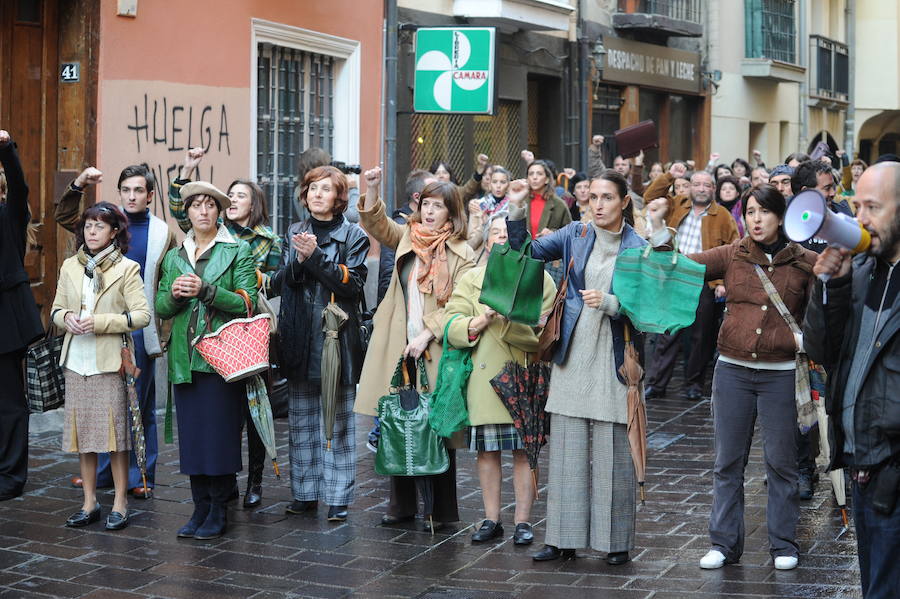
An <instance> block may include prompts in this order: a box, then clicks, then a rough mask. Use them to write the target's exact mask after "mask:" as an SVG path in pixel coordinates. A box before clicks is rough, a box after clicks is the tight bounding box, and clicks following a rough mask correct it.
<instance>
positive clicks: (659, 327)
mask: <svg viewBox="0 0 900 599" xmlns="http://www.w3.org/2000/svg"><path fill="white" fill-rule="evenodd" d="M705 274H706V266H704V265H703V264H698V263H697V262H694V261H693V260H691V259H690V258H688V257H687V256H685V255H684V254H679V253H678V247H677V246H676V247H675V250H674V251H672V252H661V251H652V250H651V249H650V246H649V245H648V246H646V247H645V248H629V249H627V250H623V251H622V253H620V254H619V256H618V258H617V259H616V268H615V271H614V272H613V285H612V291H613V294H615V296H616V298H618V300H619V305H620V310H621V312H622V313H623V314H625V315H626V316H627V317H628V318H629V319H630V320H631V323H632V324H633V325H634V328H636V329H637V330H639V331H643V332H644V333H675V332H676V331H678V330H680V329H683V328H685V327H688V326H690V325H691V324H692V323H693V322H694V317H695V316H696V312H697V302H698V301H699V299H700V290H701V289H702V288H703V285H705V282H704V275H705Z"/></svg>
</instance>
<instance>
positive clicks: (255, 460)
mask: <svg viewBox="0 0 900 599" xmlns="http://www.w3.org/2000/svg"><path fill="white" fill-rule="evenodd" d="M265 460H266V448H265V446H264V445H263V442H262V439H260V438H259V433H257V432H256V426H255V425H253V424H252V422H250V423H248V424H247V462H248V464H247V492H246V493H245V494H244V507H246V508H252V507H256V506H258V505H259V504H260V502H262V476H263V468H264V467H265Z"/></svg>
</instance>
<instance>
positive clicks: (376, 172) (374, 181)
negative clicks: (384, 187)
mask: <svg viewBox="0 0 900 599" xmlns="http://www.w3.org/2000/svg"><path fill="white" fill-rule="evenodd" d="M363 177H364V178H365V180H366V186H368V187H378V186H379V185H380V184H381V167H380V166H376V167H375V168H370V169H369V170H367V171H366V172H364V173H363Z"/></svg>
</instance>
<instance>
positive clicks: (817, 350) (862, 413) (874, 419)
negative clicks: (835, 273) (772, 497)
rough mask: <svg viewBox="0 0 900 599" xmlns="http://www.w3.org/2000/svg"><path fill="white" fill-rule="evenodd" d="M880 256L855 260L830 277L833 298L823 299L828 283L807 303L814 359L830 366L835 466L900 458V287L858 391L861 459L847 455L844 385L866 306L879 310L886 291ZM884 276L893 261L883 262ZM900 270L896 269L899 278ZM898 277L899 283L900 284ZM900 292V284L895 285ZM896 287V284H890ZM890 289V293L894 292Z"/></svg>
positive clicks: (828, 403)
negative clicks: (848, 459) (848, 460)
mask: <svg viewBox="0 0 900 599" xmlns="http://www.w3.org/2000/svg"><path fill="white" fill-rule="evenodd" d="M875 268H876V258H874V257H871V256H868V255H866V254H863V255H861V256H857V257H856V258H855V259H854V260H853V270H852V272H851V274H850V275H848V276H846V277H843V278H842V279H832V280H831V281H829V283H828V303H825V304H823V297H822V283H821V281H816V283H815V290H814V292H813V295H812V298H810V301H809V305H808V306H807V308H806V322H805V323H804V326H803V337H804V346H805V348H806V351H807V352H808V353H809V357H810V359H811V360H813V361H814V362H818V363H819V364H822V365H823V366H825V368H826V369H827V370H828V388H827V391H826V393H825V409H826V411H827V412H828V416H829V418H828V424H829V431H828V440H829V443H830V445H831V454H832V457H831V464H830V466H831V468H842V467H844V466H856V467H859V468H863V469H871V468H873V467H876V466H878V465H880V464H883V463H885V462H886V461H887V460H888V459H890V458H892V457H893V458H894V459H900V401H898V399H897V390H898V389H900V293H897V294H896V295H895V296H894V300H893V302H892V304H891V305H890V310H891V311H890V315H889V316H888V318H887V320H886V321H884V322H883V324H882V325H880V326H879V328H880V332H879V333H878V334H877V335H876V336H875V338H874V339H871V340H869V341H868V342H867V343H869V344H871V346H870V347H871V352H869V355H868V359H867V360H866V362H865V366H864V371H863V378H862V386H861V388H860V390H859V393H858V395H857V397H856V407H855V409H854V413H853V419H854V422H855V426H854V429H855V437H854V446H855V451H854V457H855V460H856V462H857V463H855V464H845V463H844V460H843V448H844V437H845V434H844V430H843V421H842V419H841V413H842V411H843V401H844V387H845V386H846V383H847V379H848V377H849V375H850V368H851V366H852V364H853V360H854V358H856V357H859V356H857V355H856V346H857V340H858V339H859V334H860V331H859V328H860V323H861V320H862V314H863V306H864V304H867V303H868V305H869V306H870V307H872V309H874V310H878V306H879V304H880V300H881V297H882V293H881V292H880V290H879V289H877V288H874V289H871V288H873V287H874V282H875V280H876V279H877V278H878V277H876V276H875ZM880 268H882V269H884V270H883V271H882V276H884V271H886V270H887V266H885V265H884V263H882V264H881V265H880ZM897 278H898V275H894V279H897ZM896 284H897V283H896V281H895V283H894V285H896ZM893 289H894V291H895V292H896V287H894V288H893ZM889 291H890V290H889ZM888 295H889V294H888Z"/></svg>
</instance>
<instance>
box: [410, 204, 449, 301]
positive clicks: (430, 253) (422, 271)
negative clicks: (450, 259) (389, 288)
mask: <svg viewBox="0 0 900 599" xmlns="http://www.w3.org/2000/svg"><path fill="white" fill-rule="evenodd" d="M452 233H453V223H451V222H450V221H447V222H445V223H444V225H443V226H442V227H441V228H440V229H438V230H437V231H432V230H430V229H428V228H427V227H425V225H423V224H422V223H410V224H409V241H410V243H411V244H412V250H413V252H415V254H416V256H418V258H419V260H421V261H422V266H421V267H420V268H419V278H418V283H419V291H421V292H422V293H431V294H433V295H434V297H435V299H436V300H437V304H438V306H443V305H444V304H446V303H447V300H448V299H450V294H451V293H452V292H453V281H451V280H450V267H449V265H448V264H447V240H448V239H449V238H450V235H451V234H452Z"/></svg>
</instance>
